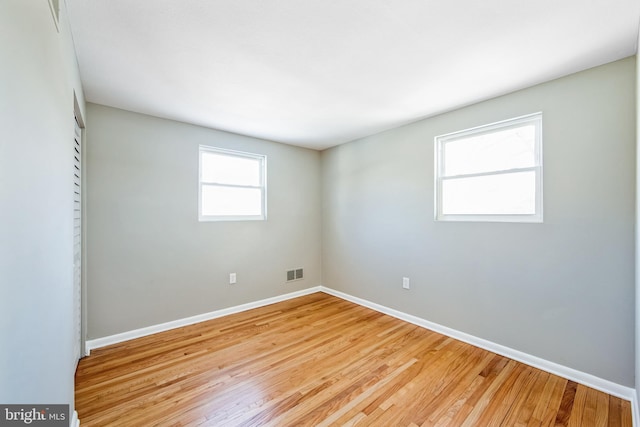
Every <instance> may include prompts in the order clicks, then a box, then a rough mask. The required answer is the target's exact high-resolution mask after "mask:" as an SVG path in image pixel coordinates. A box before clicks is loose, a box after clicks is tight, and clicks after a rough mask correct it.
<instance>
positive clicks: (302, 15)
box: [66, 0, 640, 149]
mask: <svg viewBox="0 0 640 427" xmlns="http://www.w3.org/2000/svg"><path fill="white" fill-rule="evenodd" d="M66 2H67V5H68V8H69V17H70V21H71V28H72V32H73V37H74V41H75V46H76V50H77V55H78V61H79V64H80V73H81V76H82V82H83V86H84V90H85V95H86V98H87V100H88V101H91V102H95V103H99V104H104V105H109V106H113V107H118V108H123V109H126V110H131V111H136V112H141V113H146V114H150V115H154V116H158V117H165V118H170V119H174V120H179V121H183V122H187V123H193V124H198V125H202V126H207V127H211V128H216V129H222V130H226V131H230V132H235V133H239V134H244V135H251V136H255V137H259V138H264V139H268V140H273V141H279V142H284V143H287V144H294V145H299V146H304V147H310V148H315V149H323V148H327V147H330V146H333V145H337V144H340V143H344V142H347V141H350V140H353V139H356V138H360V137H362V136H366V135H370V134H373V133H376V132H380V131H382V130H385V129H389V128H392V127H396V126H399V125H402V124H405V123H408V122H412V121H415V120H417V119H420V118H423V117H427V116H432V115H435V114H438V113H441V112H444V111H447V110H451V109H454V108H457V107H460V106H463V105H468V104H471V103H474V102H477V101H480V100H483V99H487V98H491V97H494V96H497V95H501V94H504V93H508V92H511V91H514V90H517V89H520V88H524V87H528V86H531V85H533V84H536V83H540V82H544V81H547V80H550V79H553V78H556V77H560V76H563V75H567V74H570V73H573V72H576V71H580V70H584V69H587V68H590V67H593V66H596V65H600V64H604V63H607V62H611V61H614V60H617V59H620V58H624V57H627V56H630V55H633V54H635V52H636V42H637V35H638V22H639V20H640V1H638V0H535V1H531V0H528V1H525V0H483V1H478V0H439V1H436V0H401V1H389V0H272V1H267V0H66Z"/></svg>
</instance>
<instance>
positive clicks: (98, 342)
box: [86, 286, 321, 356]
mask: <svg viewBox="0 0 640 427" xmlns="http://www.w3.org/2000/svg"><path fill="white" fill-rule="evenodd" d="M320 290H321V287H320V286H316V287H313V288H308V289H303V290H301V291H296V292H291V293H288V294H284V295H278V296H275V297H271V298H267V299H263V300H259V301H254V302H249V303H247V304H241V305H236V306H234V307H229V308H223V309H221V310H215V311H211V312H209V313H203V314H198V315H196V316H191V317H186V318H184V319H178V320H173V321H171V322H166V323H161V324H159V325H153V326H147V327H146V328H140V329H135V330H133V331H128V332H123V333H120V334H115V335H110V336H107V337H103V338H97V339H93V340H88V341H87V342H86V354H87V356H88V355H89V353H90V352H91V350H93V349H95V348H100V347H105V346H108V345H112V344H117V343H121V342H123V341H129V340H132V339H135V338H140V337H144V336H147V335H151V334H157V333H158V332H164V331H168V330H170V329H175V328H180V327H182V326H187V325H192V324H194V323H199V322H204V321H206V320H211V319H216V318H218V317H222V316H228V315H230V314H235V313H240V312H243V311H247V310H251V309H253V308H258V307H263V306H265V305H269V304H275V303H277V302H281V301H286V300H289V299H293V298H297V297H301V296H303V295H309V294H313V293H316V292H320Z"/></svg>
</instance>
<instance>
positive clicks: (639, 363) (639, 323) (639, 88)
mask: <svg viewBox="0 0 640 427" xmlns="http://www.w3.org/2000/svg"><path fill="white" fill-rule="evenodd" d="M636 46H640V30H639V31H638V44H637V45H636ZM638 165H640V54H636V248H635V249H636V265H635V268H636V298H635V301H636V306H635V307H636V336H635V338H636V347H635V351H636V354H635V355H636V357H635V360H636V380H635V388H636V392H638V391H639V390H640V273H639V269H640V174H639V173H638ZM636 404H637V402H636Z"/></svg>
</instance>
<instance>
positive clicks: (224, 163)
mask: <svg viewBox="0 0 640 427" xmlns="http://www.w3.org/2000/svg"><path fill="white" fill-rule="evenodd" d="M201 173H202V177H201V179H202V182H208V183H217V184H234V185H255V186H259V185H261V183H260V160H258V159H249V158H242V157H236V156H228V155H224V154H216V153H207V152H204V151H203V152H202V166H201Z"/></svg>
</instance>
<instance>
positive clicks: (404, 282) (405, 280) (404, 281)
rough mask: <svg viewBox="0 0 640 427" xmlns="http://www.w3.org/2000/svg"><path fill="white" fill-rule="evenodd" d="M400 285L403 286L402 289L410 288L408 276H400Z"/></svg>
mask: <svg viewBox="0 0 640 427" xmlns="http://www.w3.org/2000/svg"><path fill="white" fill-rule="evenodd" d="M402 287H403V288H404V289H411V285H410V282H409V278H408V277H403V278H402Z"/></svg>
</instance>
